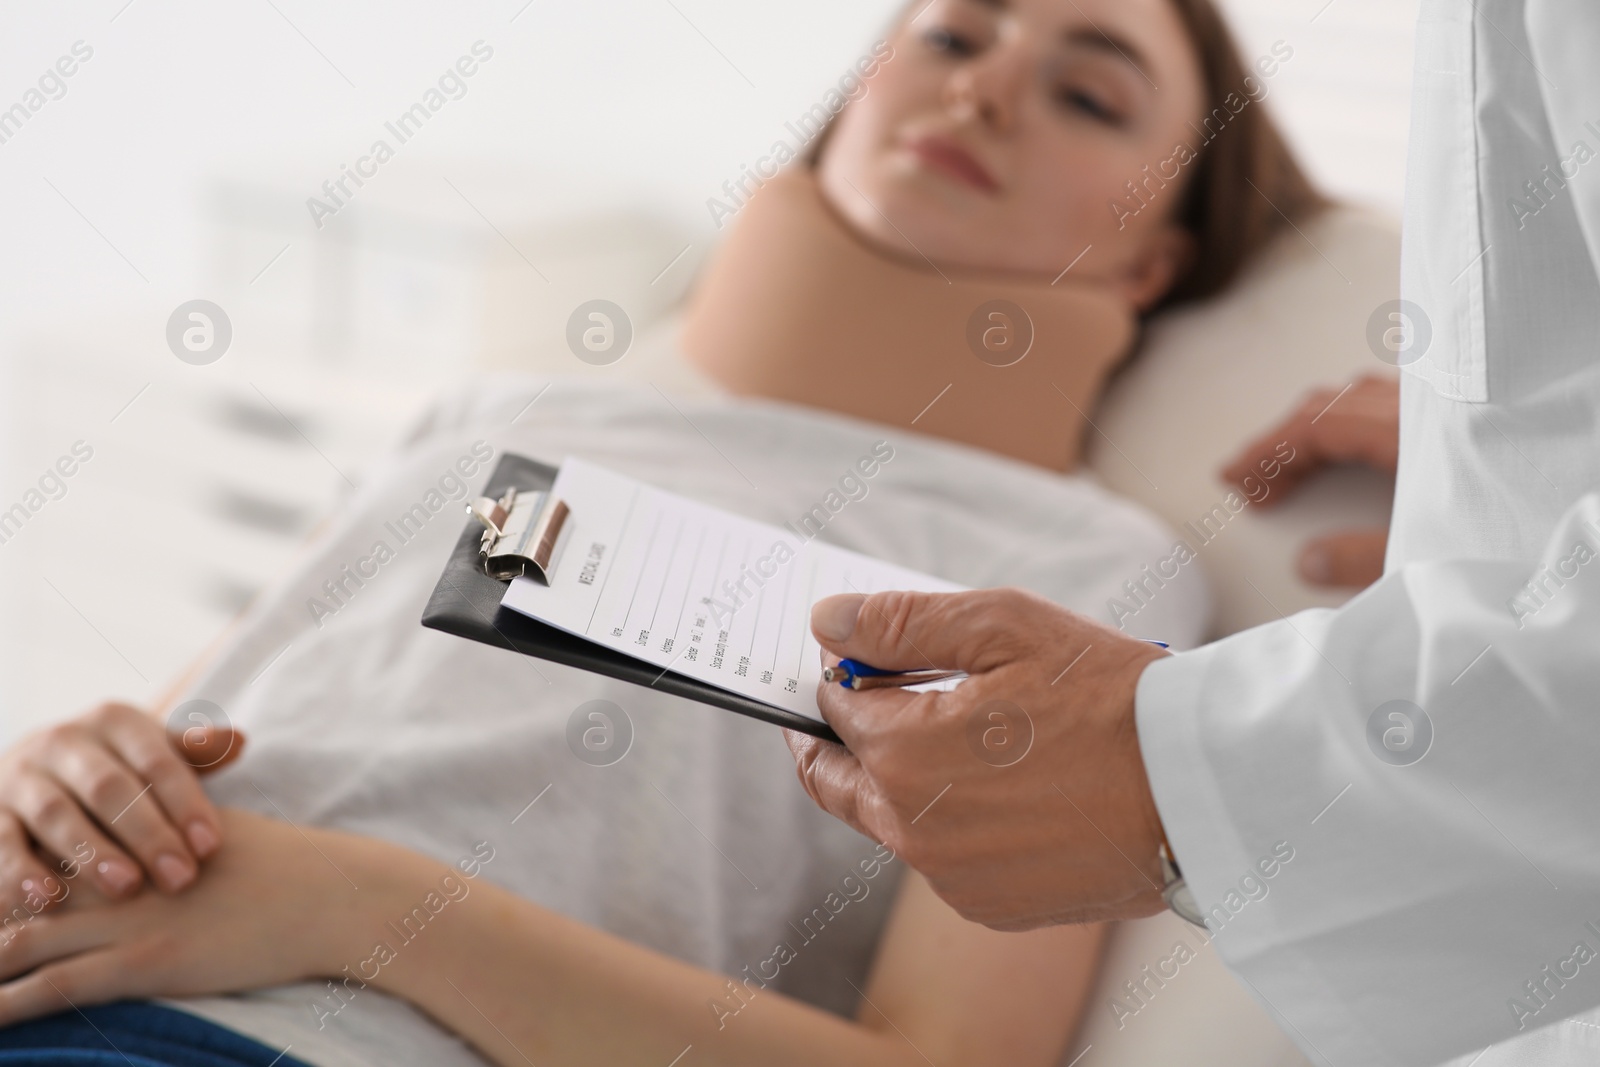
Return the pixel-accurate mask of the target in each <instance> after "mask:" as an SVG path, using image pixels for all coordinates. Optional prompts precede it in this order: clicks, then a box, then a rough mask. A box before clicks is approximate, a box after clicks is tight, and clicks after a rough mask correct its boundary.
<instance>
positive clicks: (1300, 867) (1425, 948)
mask: <svg viewBox="0 0 1600 1067" xmlns="http://www.w3.org/2000/svg"><path fill="white" fill-rule="evenodd" d="M1597 545H1600V496H1596V495H1595V494H1590V495H1587V496H1585V497H1583V498H1582V499H1580V500H1579V501H1578V503H1577V504H1576V505H1575V506H1574V507H1572V508H1571V510H1570V511H1569V512H1568V513H1567V514H1566V516H1565V517H1564V519H1563V520H1562V522H1561V524H1560V526H1559V528H1558V530H1557V531H1556V532H1555V533H1554V535H1553V536H1552V537H1551V539H1550V542H1549V549H1548V551H1547V553H1546V555H1545V557H1544V559H1543V560H1542V561H1539V562H1537V563H1535V561H1526V562H1515V561H1490V560H1481V561H1471V560H1458V561H1441V562H1427V563H1418V564H1414V565H1411V566H1408V567H1405V568H1403V569H1400V570H1397V571H1394V572H1391V573H1390V574H1388V575H1387V576H1386V577H1385V578H1384V579H1383V580H1381V581H1380V582H1379V583H1377V584H1376V585H1375V586H1373V587H1372V588H1371V589H1369V590H1368V591H1366V592H1365V593H1363V594H1362V595H1361V596H1359V597H1358V598H1356V599H1355V600H1353V601H1352V602H1351V603H1350V604H1348V605H1346V606H1345V607H1344V608H1343V609H1341V610H1339V611H1329V610H1319V611H1310V612H1305V613H1302V614H1299V615H1296V616H1293V617H1291V618H1288V619H1286V620H1283V621H1281V622H1279V623H1275V624H1271V625H1267V626H1263V627H1260V628H1257V629H1254V630H1250V631H1246V632H1244V633H1241V634H1238V635H1236V636H1234V637H1231V638H1229V639H1227V640H1224V641H1221V642H1219V643H1217V644H1214V645H1211V646H1208V647H1206V648H1202V649H1198V650H1195V651H1192V652H1186V653H1182V654H1180V655H1177V656H1174V657H1171V658H1169V659H1166V660H1162V661H1159V662H1157V663H1156V664H1154V665H1152V666H1151V667H1150V668H1149V669H1148V670H1147V671H1146V673H1145V675H1144V677H1143V678H1142V679H1141V681H1140V685H1139V690H1138V725H1139V735H1140V742H1141V747H1142V749H1143V752H1144V758H1145V761H1146V764H1147V768H1148V771H1149V775H1150V780H1151V784H1152V788H1153V790H1154V793H1155V797H1156V801H1157V805H1158V807H1159V809H1160V812H1161V816H1162V820H1163V823H1164V825H1165V827H1166V830H1167V833H1168V836H1169V838H1170V839H1171V842H1172V845H1173V849H1174V853H1175V855H1176V857H1177V859H1178V861H1179V863H1180V865H1181V867H1182V869H1183V872H1184V874H1185V876H1186V878H1187V879H1188V881H1189V884H1190V886H1191V887H1192V889H1193V890H1194V892H1195V896H1196V898H1197V900H1198V902H1199V904H1200V906H1201V907H1202V909H1204V910H1206V911H1207V912H1208V915H1209V917H1208V925H1210V926H1211V928H1212V929H1213V931H1214V934H1215V937H1214V943H1215V945H1216V948H1217V950H1218V952H1219V953H1220V954H1221V955H1222V958H1223V959H1224V961H1225V962H1226V963H1227V964H1228V966H1229V967H1230V968H1231V969H1232V970H1233V971H1234V972H1235V973H1236V974H1237V975H1238V976H1239V977H1240V978H1242V979H1243V980H1244V981H1245V982H1246V983H1247V984H1248V985H1249V986H1250V988H1252V989H1253V990H1254V991H1255V993H1256V994H1257V995H1258V997H1259V998H1260V999H1261V1000H1262V1002H1263V1003H1264V1004H1265V1005H1266V1006H1267V1007H1268V1008H1269V1010H1271V1011H1272V1012H1273V1013H1274V1014H1275V1015H1276V1017H1277V1019H1278V1022H1279V1024H1280V1025H1281V1026H1282V1027H1283V1029H1284V1030H1285V1032H1286V1033H1288V1034H1289V1035H1290V1036H1291V1037H1293V1038H1294V1039H1295V1040H1296V1042H1297V1043H1298V1044H1299V1045H1300V1047H1301V1048H1302V1050H1303V1051H1305V1052H1306V1053H1307V1055H1309V1056H1311V1057H1312V1058H1313V1059H1318V1058H1320V1061H1321V1062H1324V1063H1329V1064H1334V1065H1337V1067H1354V1065H1357V1064H1362V1065H1368V1064H1385V1063H1404V1064H1436V1063H1439V1062H1441V1061H1443V1060H1445V1059H1446V1058H1448V1057H1450V1056H1452V1055H1459V1054H1462V1053H1466V1052H1472V1051H1476V1050H1478V1049H1482V1048H1484V1047H1486V1046H1488V1045H1490V1044H1492V1043H1495V1042H1498V1041H1500V1040H1502V1039H1504V1038H1506V1037H1509V1036H1511V1035H1514V1034H1516V1033H1518V1032H1520V1031H1522V1030H1525V1029H1532V1028H1534V1027H1538V1026H1543V1025H1547V1024H1550V1023H1553V1022H1556V1021H1558V1020H1559V1019H1560V1018H1562V1017H1564V1016H1567V1015H1570V1014H1572V1013H1575V1012H1577V1011H1580V1010H1582V1009H1586V1008H1589V1007H1592V1006H1594V1005H1596V1004H1600V840H1597V838H1600V832H1597V823H1600V818H1597V817H1600V713H1597V711H1596V704H1597V697H1600V558H1597V557H1600V549H1597V547H1596V546H1597ZM1530 577H1531V578H1532V579H1533V584H1530ZM1395 701H1404V702H1406V703H1392V702H1395ZM1397 712H1398V713H1400V714H1401V715H1403V716H1404V717H1403V718H1395V717H1394V714H1395V713H1397ZM1286 855H1287V856H1289V857H1290V858H1289V859H1287V861H1285V860H1284V858H1283V857H1284V856H1286ZM1591 954H1593V955H1592V958H1591ZM1580 960H1581V962H1580Z"/></svg>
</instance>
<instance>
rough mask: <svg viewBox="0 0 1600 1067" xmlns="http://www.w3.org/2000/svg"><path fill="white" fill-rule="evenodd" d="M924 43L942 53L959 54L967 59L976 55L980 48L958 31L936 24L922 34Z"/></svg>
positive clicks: (958, 55)
mask: <svg viewBox="0 0 1600 1067" xmlns="http://www.w3.org/2000/svg"><path fill="white" fill-rule="evenodd" d="M922 40H923V43H924V44H926V45H927V46H928V47H929V48H931V49H932V50H933V51H935V52H938V53H939V54H941V55H949V56H957V57H959V58H962V59H965V58H967V57H968V56H972V55H975V54H976V53H977V51H978V48H977V46H976V45H975V44H973V43H972V41H970V40H969V39H967V38H965V37H963V36H961V35H960V34H959V33H956V32H955V31H954V30H947V29H944V28H943V27H939V26H936V27H934V28H933V29H931V30H929V31H928V32H927V33H924V34H923V35H922Z"/></svg>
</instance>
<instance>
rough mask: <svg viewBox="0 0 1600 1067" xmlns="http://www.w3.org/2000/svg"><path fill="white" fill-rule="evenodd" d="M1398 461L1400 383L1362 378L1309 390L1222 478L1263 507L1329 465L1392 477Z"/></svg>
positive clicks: (1240, 454) (1380, 377)
mask: <svg viewBox="0 0 1600 1067" xmlns="http://www.w3.org/2000/svg"><path fill="white" fill-rule="evenodd" d="M1399 456H1400V386H1399V383H1398V382H1397V381H1395V380H1394V379H1392V378H1389V377H1386V376H1383V375H1367V376H1365V377H1362V378H1358V379H1356V380H1355V381H1354V382H1351V383H1350V384H1349V385H1347V386H1344V387H1341V388H1326V389H1316V390H1313V391H1312V392H1311V393H1310V394H1308V395H1307V396H1306V397H1305V399H1304V400H1302V401H1301V403H1300V405H1299V406H1298V407H1297V408H1295V409H1294V411H1293V412H1291V413H1290V414H1289V415H1288V417H1286V418H1285V419H1283V420H1282V421H1281V422H1279V423H1278V424H1277V425H1275V426H1273V427H1272V428H1271V429H1270V430H1268V431H1266V432H1265V433H1263V434H1261V435H1260V436H1259V437H1257V438H1256V439H1254V440H1253V441H1251V442H1250V443H1249V444H1247V445H1245V446H1244V447H1243V448H1241V449H1240V450H1239V452H1238V453H1237V454H1236V455H1235V456H1234V458H1233V459H1232V460H1230V461H1229V462H1228V463H1227V464H1226V465H1225V466H1224V467H1223V470H1222V476H1223V478H1224V479H1226V480H1227V481H1229V482H1232V483H1233V484H1234V485H1237V486H1239V487H1240V488H1241V489H1242V490H1243V491H1244V492H1245V494H1246V495H1247V496H1249V497H1250V499H1251V500H1252V501H1254V502H1255V503H1257V504H1263V503H1268V502H1271V501H1275V500H1276V499H1278V498H1280V497H1281V496H1282V494H1283V493H1285V492H1287V491H1288V490H1291V489H1293V488H1294V487H1295V486H1296V485H1298V484H1299V483H1300V482H1302V481H1304V480H1305V479H1306V478H1307V477H1309V476H1310V475H1312V474H1314V473H1315V472H1316V471H1318V470H1320V469H1321V468H1322V467H1324V466H1327V465H1328V464H1330V463H1361V464H1365V465H1366V466H1369V467H1372V468H1374V469H1376V470H1379V471H1384V472H1387V473H1393V472H1394V470H1395V467H1396V465H1397V464H1398V462H1399Z"/></svg>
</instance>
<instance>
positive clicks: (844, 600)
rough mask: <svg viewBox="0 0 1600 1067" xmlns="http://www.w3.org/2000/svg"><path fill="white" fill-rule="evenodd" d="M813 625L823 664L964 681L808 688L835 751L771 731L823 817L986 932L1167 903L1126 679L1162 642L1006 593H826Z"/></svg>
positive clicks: (1144, 910) (1131, 685)
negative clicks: (914, 874)
mask: <svg viewBox="0 0 1600 1067" xmlns="http://www.w3.org/2000/svg"><path fill="white" fill-rule="evenodd" d="M811 628H812V633H813V634H814V635H815V636H816V638H817V641H818V642H819V643H820V644H821V645H822V647H823V649H824V652H825V656H824V662H825V663H832V662H834V661H835V660H836V659H837V658H839V657H843V658H848V659H854V660H858V661H860V662H863V663H869V664H871V665H873V666H874V667H879V668H882V669H885V670H910V669H915V668H926V667H939V668H946V669H960V670H964V671H966V672H967V674H968V677H967V678H966V679H965V680H963V681H962V682H961V684H960V685H958V686H957V687H956V688H954V689H952V690H950V691H948V692H932V691H930V692H922V693H916V692H910V691H907V690H904V689H894V688H880V689H865V690H854V689H846V688H844V687H843V686H841V685H839V684H838V683H836V682H835V683H823V684H822V685H821V686H820V687H819V688H818V691H817V704H818V706H819V708H820V709H821V711H822V716H823V718H824V719H826V720H827V722H828V724H829V725H831V726H832V727H833V729H834V730H835V731H836V732H837V733H838V734H839V736H840V738H841V739H842V740H843V741H844V745H843V746H841V745H838V744H835V743H833V742H830V741H823V740H820V739H818V738H815V737H811V736H809V735H806V734H800V733H795V732H792V731H790V732H788V733H787V734H786V737H787V740H788V743H789V748H790V751H791V752H793V754H794V757H795V764H796V767H797V770H798V772H799V775H800V781H801V783H802V784H803V785H804V786H805V788H806V791H807V792H808V793H810V794H811V797H812V799H814V800H815V801H816V802H817V803H818V804H819V805H821V806H822V807H823V808H824V809H825V810H827V811H829V812H831V813H832V814H833V815H835V816H837V817H838V818H840V819H842V820H844V821H845V822H847V823H849V824H850V825H852V826H854V827H855V828H856V829H857V830H859V831H861V832H862V833H864V834H867V835H868V836H870V837H872V838H873V839H874V840H877V841H881V842H883V843H884V844H886V845H888V846H889V847H890V848H891V849H893V850H894V851H895V853H896V854H897V855H899V856H901V857H902V858H903V859H904V860H905V861H906V862H907V863H908V864H909V865H910V866H912V867H914V868H916V869H917V870H919V871H921V872H922V873H923V875H925V876H926V878H927V880H928V883H929V885H931V886H932V887H933V889H934V891H935V892H936V893H937V894H938V895H939V896H940V897H941V898H943V899H944V900H945V902H946V903H948V904H949V905H950V906H951V907H953V908H954V909H955V910H956V911H957V912H959V913H960V914H961V915H962V916H963V917H965V918H967V919H970V920H972V921H975V922H980V923H983V924H985V925H987V926H990V927H993V928H995V929H998V930H1025V929H1030V928H1032V927H1036V926H1043V925H1047V924H1051V923H1069V922H1070V923H1079V922H1092V921H1098V920H1104V919H1123V918H1134V917H1137V916H1141V915H1149V914H1152V913H1154V912H1157V911H1159V910H1161V909H1162V907H1164V903H1163V900H1162V897H1161V865H1160V860H1159V849H1160V846H1161V844H1162V841H1163V835H1162V829H1161V821H1160V818H1159V816H1158V814H1157V811H1156V806H1155V800H1154V798H1153V797H1152V796H1151V793H1150V786H1149V782H1148V780H1147V779H1146V775H1145V768H1144V760H1143V757H1142V756H1141V754H1140V751H1139V738H1138V734H1137V731H1136V730H1135V724H1134V690H1135V687H1136V686H1137V684H1138V681H1139V676H1140V674H1141V673H1142V672H1143V671H1144V668H1145V667H1146V666H1147V665H1148V664H1149V663H1151V662H1152V661H1153V660H1156V659H1159V658H1161V657H1163V656H1165V655H1167V653H1166V652H1165V651H1163V650H1162V649H1161V648H1159V647H1158V646H1156V645H1151V644H1148V643H1146V642H1143V641H1137V640H1134V639H1133V638H1130V637H1128V636H1127V635H1126V634H1123V633H1121V632H1119V631H1117V630H1113V629H1110V628H1109V627H1106V626H1102V625H1100V624H1099V623H1096V622H1092V621H1090V620H1088V619H1085V618H1083V617H1082V616H1079V615H1075V614H1073V613H1072V612H1070V611H1067V610H1065V609H1064V608H1061V607H1058V606H1057V605H1055V604H1053V603H1051V602H1050V601H1048V600H1045V599H1043V598H1042V597H1038V596H1035V595H1033V594H1031V593H1026V592H1023V591H1021V590H1017V589H986V590H978V591H974V592H965V593H943V594H935V593H911V592H889V593H874V594H872V595H870V596H863V595H860V594H847V595H843V596H833V597H828V598H826V599H824V600H821V601H819V602H818V603H817V604H816V606H815V607H814V608H813V609H812V614H811ZM826 653H832V654H833V656H827V655H826Z"/></svg>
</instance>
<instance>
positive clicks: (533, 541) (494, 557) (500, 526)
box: [467, 488, 572, 585]
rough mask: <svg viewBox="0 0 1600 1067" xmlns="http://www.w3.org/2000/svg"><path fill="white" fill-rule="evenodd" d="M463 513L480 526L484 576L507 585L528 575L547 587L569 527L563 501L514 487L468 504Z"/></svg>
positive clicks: (568, 512)
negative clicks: (501, 494) (480, 524)
mask: <svg viewBox="0 0 1600 1067" xmlns="http://www.w3.org/2000/svg"><path fill="white" fill-rule="evenodd" d="M467 514H469V515H471V516H472V517H473V518H475V519H477V520H478V521H479V522H481V523H482V524H483V527H484V529H483V543H482V544H481V545H480V546H479V549H478V557H479V560H480V562H482V564H483V569H484V572H485V573H486V574H488V575H489V577H491V578H497V579H499V580H500V581H502V582H506V581H510V580H511V579H512V578H518V577H521V576H523V575H530V576H532V577H535V578H537V579H538V580H539V581H541V582H543V583H544V584H545V585H549V584H550V575H551V573H552V572H554V570H555V567H556V563H557V562H558V561H559V560H560V558H561V550H562V549H563V548H564V547H565V546H566V543H567V534H568V533H569V532H570V531H571V529H572V525H571V523H570V522H568V519H569V518H570V517H571V515H572V512H571V510H570V509H569V508H568V507H567V505H566V502H565V501H562V500H557V499H556V498H555V497H553V496H551V495H550V494H549V493H547V492H543V491H539V490H524V491H522V492H518V491H517V490H516V489H514V488H513V489H507V490H506V493H505V496H502V497H501V498H500V499H499V500H495V499H494V498H493V497H487V496H480V497H479V498H478V499H476V500H474V501H473V502H472V503H470V504H468V505H467Z"/></svg>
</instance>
